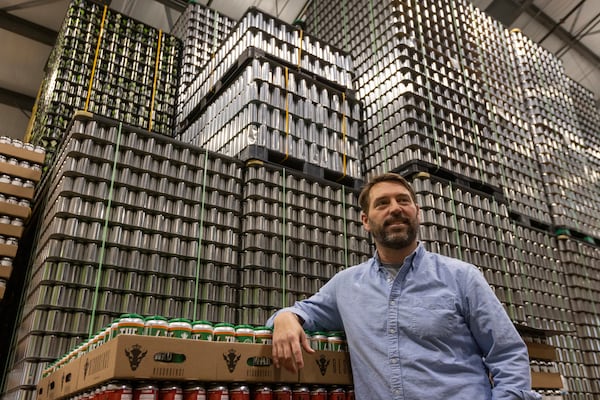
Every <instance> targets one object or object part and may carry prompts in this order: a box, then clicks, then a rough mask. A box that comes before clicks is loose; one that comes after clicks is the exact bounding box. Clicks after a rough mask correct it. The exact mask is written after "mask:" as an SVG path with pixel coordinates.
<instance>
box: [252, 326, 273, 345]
mask: <svg viewBox="0 0 600 400" xmlns="http://www.w3.org/2000/svg"><path fill="white" fill-rule="evenodd" d="M254 343H262V344H273V330H272V329H271V328H269V327H267V326H258V327H256V328H254Z"/></svg>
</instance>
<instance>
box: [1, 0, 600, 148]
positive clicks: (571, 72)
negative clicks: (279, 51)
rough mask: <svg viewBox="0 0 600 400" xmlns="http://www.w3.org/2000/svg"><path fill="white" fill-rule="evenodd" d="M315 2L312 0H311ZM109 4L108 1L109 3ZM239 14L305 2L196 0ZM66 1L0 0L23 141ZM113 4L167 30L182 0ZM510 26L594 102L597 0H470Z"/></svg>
mask: <svg viewBox="0 0 600 400" xmlns="http://www.w3.org/2000/svg"><path fill="white" fill-rule="evenodd" d="M315 1H316V0H315ZM109 2H110V1H109ZM196 2H197V3H200V4H204V5H208V6H209V7H211V8H213V9H216V10H217V11H219V12H220V13H222V14H225V15H227V16H229V17H232V18H235V19H237V18H239V17H241V15H242V14H243V13H244V11H245V10H246V9H247V8H248V7H250V6H256V7H258V8H260V9H262V10H264V11H266V12H268V13H270V14H272V15H276V16H278V17H279V18H281V19H283V20H284V21H287V22H292V21H293V20H294V19H296V18H297V17H298V15H299V14H300V13H301V12H302V9H303V7H304V6H305V4H306V3H307V1H306V0H199V1H196ZM69 3H70V0H0V43H1V46H0V60H2V61H0V135H6V136H10V137H14V138H19V139H22V138H23V136H24V133H25V131H26V126H27V122H28V120H29V117H30V115H31V109H32V107H33V103H34V101H35V97H36V95H37V92H38V89H39V87H40V84H41V81H42V77H43V75H44V65H45V63H46V60H47V58H48V55H49V54H50V50H51V48H52V45H53V43H54V40H55V38H56V36H57V31H58V30H59V29H60V26H61V23H62V20H63V18H64V16H65V13H66V10H67V7H68V5H69ZM110 3H111V4H110V6H111V8H112V9H114V10H116V11H119V12H121V13H123V14H126V15H129V16H131V17H133V18H135V19H138V20H140V21H142V22H145V23H147V24H149V25H151V26H154V27H156V28H159V29H163V30H164V31H166V32H169V31H170V29H171V27H172V26H173V24H174V23H175V21H176V20H177V18H178V16H179V15H180V13H181V11H182V10H183V9H184V8H185V6H186V4H187V3H188V2H187V1H186V0H112V2H110ZM473 4H474V5H475V6H476V7H478V8H480V9H482V10H485V11H486V12H487V13H488V14H489V15H491V16H492V17H494V18H495V19H497V20H499V21H501V22H502V23H503V24H504V25H505V26H507V27H508V28H519V29H521V31H522V32H523V33H524V34H525V35H526V36H527V37H529V38H530V39H532V40H533V41H535V42H538V43H540V44H541V45H542V46H543V47H545V48H546V49H548V50H549V51H551V52H552V53H554V54H555V55H556V56H557V57H559V58H560V60H561V61H562V63H563V65H564V67H565V71H566V73H567V75H568V76H570V77H571V78H573V79H574V80H575V81H577V82H579V83H580V84H581V85H583V86H584V87H586V88H588V89H589V90H591V91H592V92H593V93H594V97H595V99H596V103H597V104H600V1H598V0H473Z"/></svg>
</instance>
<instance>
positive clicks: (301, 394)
mask: <svg viewBox="0 0 600 400" xmlns="http://www.w3.org/2000/svg"><path fill="white" fill-rule="evenodd" d="M292 399H293V400H310V389H309V388H308V387H307V386H303V385H298V386H295V387H294V389H293V390H292Z"/></svg>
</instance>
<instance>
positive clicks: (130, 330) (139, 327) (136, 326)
mask: <svg viewBox="0 0 600 400" xmlns="http://www.w3.org/2000/svg"><path fill="white" fill-rule="evenodd" d="M118 331H119V333H118V334H119V335H143V334H144V319H143V318H142V316H141V315H139V314H122V315H121V317H120V318H119V325H118Z"/></svg>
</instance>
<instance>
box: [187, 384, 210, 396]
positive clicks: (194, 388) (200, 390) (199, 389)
mask: <svg viewBox="0 0 600 400" xmlns="http://www.w3.org/2000/svg"><path fill="white" fill-rule="evenodd" d="M183 400H206V389H205V388H204V386H202V385H200V384H198V383H191V384H188V385H187V386H185V387H184V388H183Z"/></svg>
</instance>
